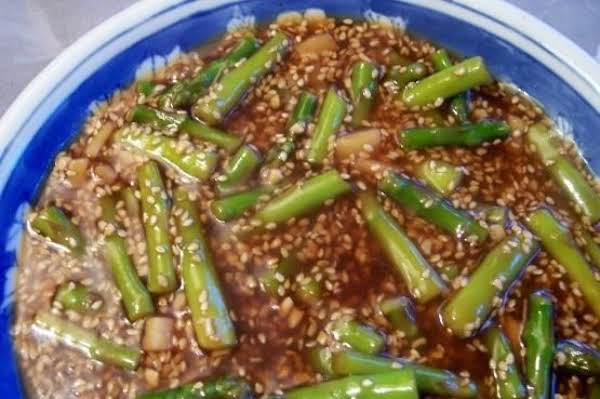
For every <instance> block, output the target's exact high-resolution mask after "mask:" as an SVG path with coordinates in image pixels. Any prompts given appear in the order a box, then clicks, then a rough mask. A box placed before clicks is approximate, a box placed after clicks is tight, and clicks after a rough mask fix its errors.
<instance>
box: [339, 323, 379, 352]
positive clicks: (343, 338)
mask: <svg viewBox="0 0 600 399" xmlns="http://www.w3.org/2000/svg"><path fill="white" fill-rule="evenodd" d="M331 336H332V337H333V338H334V339H335V340H336V341H339V342H341V343H343V344H346V345H348V346H349V347H350V348H352V349H354V350H357V351H359V352H362V353H369V354H375V353H379V352H381V351H382V350H383V347H384V346H385V338H384V337H383V336H382V335H381V334H379V333H378V332H377V331H376V330H375V329H374V328H373V327H371V326H368V325H366V324H362V323H359V322H357V321H355V320H336V321H335V322H333V324H332V326H331Z"/></svg>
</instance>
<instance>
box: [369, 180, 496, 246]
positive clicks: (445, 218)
mask: <svg viewBox="0 0 600 399" xmlns="http://www.w3.org/2000/svg"><path fill="white" fill-rule="evenodd" d="M377 187H378V188H379V190H381V191H383V192H384V193H386V194H387V195H389V196H390V197H391V198H393V199H394V200H395V201H397V202H398V203H399V204H400V205H402V206H403V207H405V208H407V209H409V210H410V211H412V212H414V213H415V214H416V215H417V216H419V217H422V218H423V219H425V220H428V221H430V222H432V223H433V224H435V225H436V226H438V227H440V228H441V229H442V230H444V231H446V232H448V233H450V234H452V235H453V236H454V237H456V238H459V239H461V238H462V239H465V240H467V241H469V242H483V241H485V239H486V238H487V236H488V232H487V230H486V229H484V228H483V227H482V226H481V225H480V224H479V223H478V222H477V220H475V219H474V218H473V217H472V216H471V215H469V214H468V213H467V212H464V211H461V210H458V209H456V208H454V207H453V206H452V205H451V204H450V203H448V202H447V201H445V200H444V199H443V198H441V197H439V196H438V195H437V194H435V193H433V192H431V191H429V190H427V189H426V188H425V187H422V186H420V185H418V184H416V183H414V182H412V181H411V180H410V179H408V178H406V177H403V176H400V175H398V174H395V173H393V172H391V171H388V172H386V173H385V175H384V176H383V178H382V179H381V180H380V181H379V183H378V184H377Z"/></svg>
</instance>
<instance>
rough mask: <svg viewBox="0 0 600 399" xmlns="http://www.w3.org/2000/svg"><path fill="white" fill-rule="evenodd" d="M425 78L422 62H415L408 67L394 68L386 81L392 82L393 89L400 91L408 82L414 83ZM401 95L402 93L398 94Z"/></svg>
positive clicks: (425, 71)
mask: <svg viewBox="0 0 600 399" xmlns="http://www.w3.org/2000/svg"><path fill="white" fill-rule="evenodd" d="M425 76H427V67H426V66H425V64H423V63H422V62H415V63H413V64H409V65H399V66H394V67H392V68H391V69H390V71H389V72H388V74H387V76H386V80H387V81H389V82H393V83H394V86H395V89H397V90H402V89H404V88H405V87H406V85H407V84H409V83H410V82H414V81H416V80H419V79H421V78H423V77H425ZM399 95H400V96H401V95H402V92H400V93H399Z"/></svg>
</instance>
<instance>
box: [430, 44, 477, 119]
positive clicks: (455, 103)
mask: <svg viewBox="0 0 600 399" xmlns="http://www.w3.org/2000/svg"><path fill="white" fill-rule="evenodd" d="M431 61H432V62H433V66H434V67H435V69H436V71H438V72H439V71H442V70H444V69H446V68H450V67H451V66H452V60H450V57H449V56H448V53H447V52H446V50H444V49H440V50H437V51H436V52H435V53H433V55H432V56H431ZM449 110H450V114H451V115H452V116H453V117H454V118H455V119H456V120H458V121H459V122H460V123H463V124H464V123H467V122H468V121H469V116H468V107H467V100H466V93H461V94H459V95H457V96H455V97H453V98H452V99H451V100H450V105H449Z"/></svg>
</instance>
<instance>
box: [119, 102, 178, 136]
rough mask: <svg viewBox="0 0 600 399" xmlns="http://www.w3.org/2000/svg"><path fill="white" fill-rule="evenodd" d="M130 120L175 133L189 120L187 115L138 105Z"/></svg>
mask: <svg viewBox="0 0 600 399" xmlns="http://www.w3.org/2000/svg"><path fill="white" fill-rule="evenodd" d="M129 118H130V120H131V121H132V122H135V123H143V124H148V125H150V126H152V127H153V128H155V129H159V130H160V129H166V130H169V131H173V132H175V131H177V129H179V126H180V125H181V123H182V122H183V121H184V120H186V119H187V115H186V114H185V113H181V114H180V113H175V112H165V111H161V110H158V109H154V108H151V107H148V106H147V105H141V104H138V105H136V106H134V107H133V109H132V110H131V114H130V117H129Z"/></svg>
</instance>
